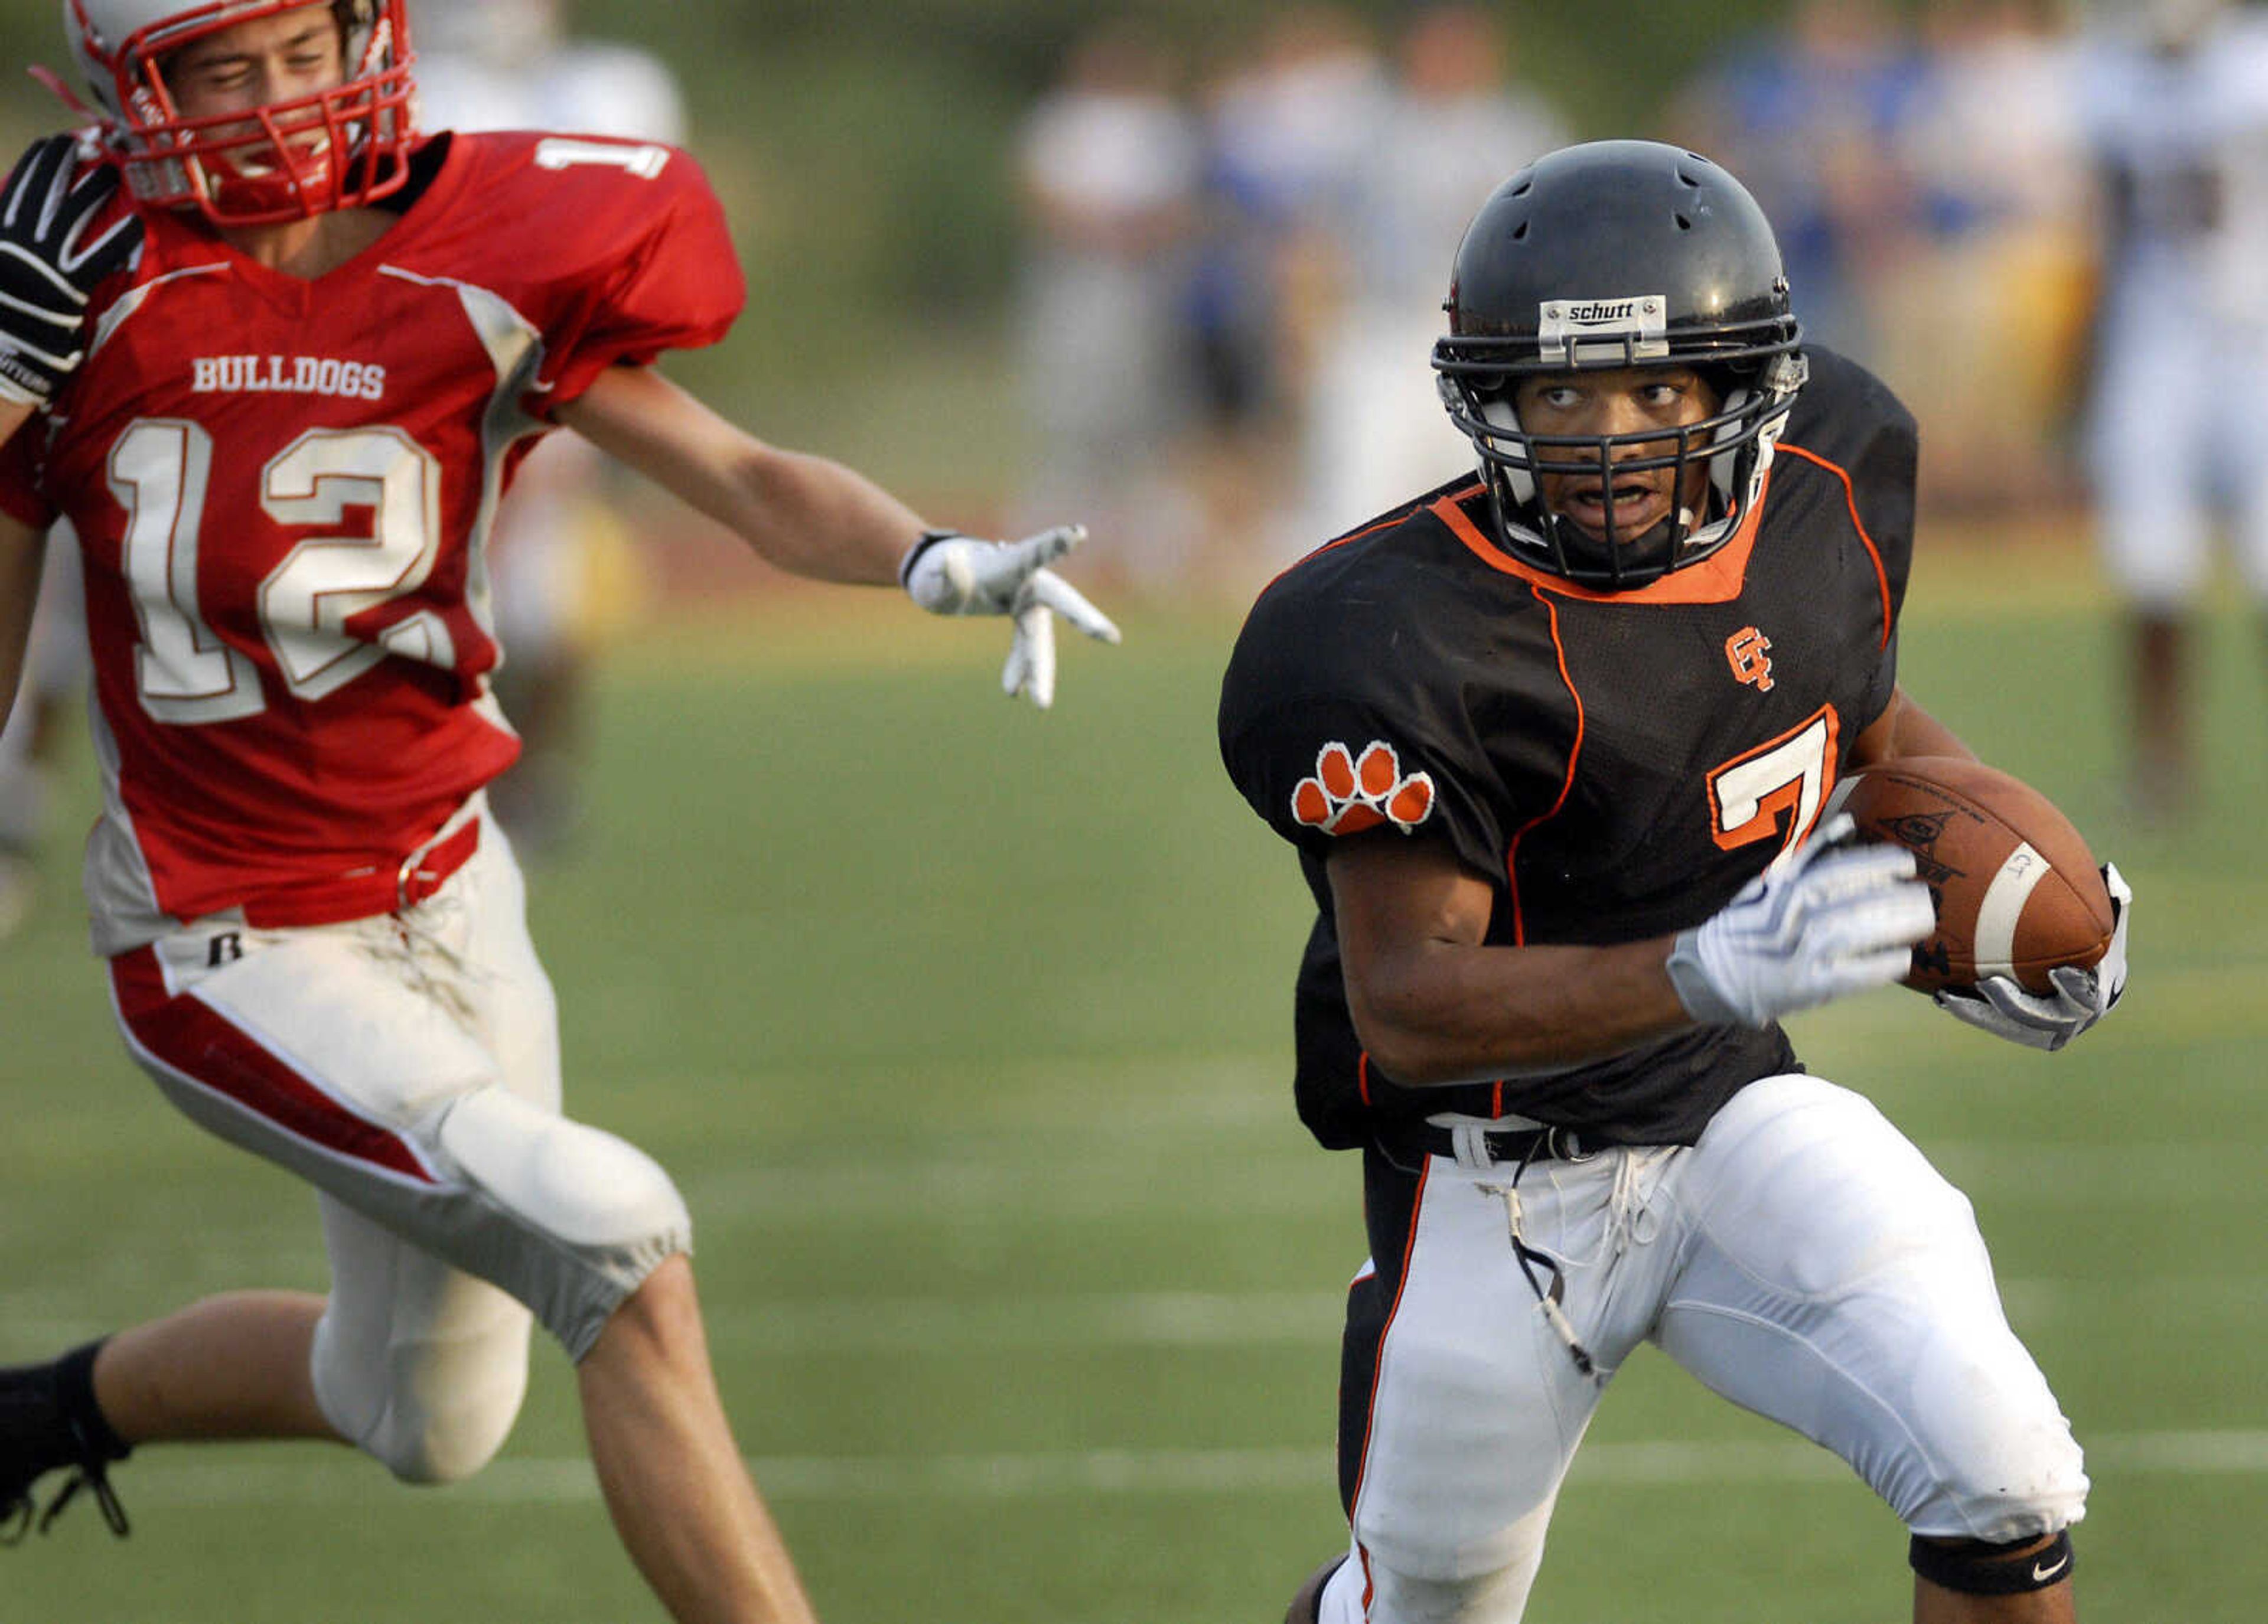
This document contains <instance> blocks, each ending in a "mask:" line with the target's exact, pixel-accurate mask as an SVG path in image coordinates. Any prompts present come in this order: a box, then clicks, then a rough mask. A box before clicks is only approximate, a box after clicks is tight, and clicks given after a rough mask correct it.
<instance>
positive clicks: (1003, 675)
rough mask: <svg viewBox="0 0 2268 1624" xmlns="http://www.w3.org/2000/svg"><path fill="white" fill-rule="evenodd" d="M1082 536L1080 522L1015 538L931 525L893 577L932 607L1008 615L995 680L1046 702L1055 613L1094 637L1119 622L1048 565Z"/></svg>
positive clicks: (1052, 693)
mask: <svg viewBox="0 0 2268 1624" xmlns="http://www.w3.org/2000/svg"><path fill="white" fill-rule="evenodd" d="M1084 540H1086V525H1057V526H1056V527H1055V528H1054V529H1053V530H1042V532H1040V533H1039V534H1037V535H1035V536H1027V537H1026V538H1025V539H1024V540H1021V541H980V540H977V539H976V537H974V536H964V535H961V534H960V533H958V532H955V531H949V530H932V531H929V532H926V533H924V535H923V536H922V539H921V540H918V541H917V542H915V543H914V546H913V550H912V551H911V552H909V553H908V554H907V555H906V559H905V562H904V563H902V564H901V565H899V567H898V579H899V581H900V582H901V583H902V584H903V585H904V586H905V589H906V595H907V596H908V597H909V598H911V599H913V600H914V601H915V602H916V603H917V604H919V605H920V606H922V607H923V608H924V609H926V610H928V611H929V612H930V613H931V614H1007V615H1013V616H1014V617H1015V621H1016V632H1015V637H1014V639H1013V642H1012V643H1010V644H1009V647H1008V663H1007V664H1006V665H1004V666H1002V667H1001V670H1000V687H1001V688H1002V689H1003V691H1005V693H1006V694H1008V696H1009V697H1010V698H1012V699H1013V698H1014V697H1015V696H1016V695H1017V694H1022V695H1024V696H1025V697H1026V698H1027V699H1029V700H1030V701H1031V702H1032V703H1034V704H1035V705H1037V706H1038V707H1039V708H1040V709H1042V710H1045V709H1047V708H1048V707H1049V705H1051V704H1053V703H1054V702H1055V697H1056V623H1055V617H1056V616H1057V615H1058V614H1060V615H1062V616H1063V617H1064V619H1065V620H1067V621H1070V622H1071V624H1072V625H1073V626H1075V627H1077V628H1079V630H1080V631H1083V632H1085V633H1086V635H1087V636H1090V637H1093V638H1094V639H1095V640H1096V641H1097V642H1099V643H1116V642H1117V641H1118V640H1119V635H1118V628H1117V627H1116V626H1114V625H1112V624H1111V623H1110V618H1109V617H1108V615H1106V614H1103V613H1102V611H1101V610H1100V609H1098V608H1096V607H1095V606H1094V605H1093V604H1091V603H1089V602H1087V600H1086V599H1085V598H1083V597H1082V596H1080V595H1079V589H1078V588H1076V587H1074V586H1072V585H1071V583H1070V582H1068V581H1066V580H1064V578H1063V577H1061V576H1059V575H1057V573H1056V572H1055V571H1054V570H1050V569H1049V568H1048V565H1049V564H1051V563H1053V562H1055V561H1056V560H1057V559H1058V558H1061V557H1062V556H1063V555H1064V554H1065V553H1068V552H1070V551H1071V548H1073V547H1077V546H1078V545H1079V543H1080V542H1082V541H1084Z"/></svg>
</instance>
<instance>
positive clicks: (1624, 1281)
mask: <svg viewBox="0 0 2268 1624" xmlns="http://www.w3.org/2000/svg"><path fill="white" fill-rule="evenodd" d="M1482 1154H1483V1155H1485V1153H1484V1152H1483V1153H1482ZM1372 1172H1373V1187H1372V1190H1371V1200H1372V1201H1373V1213H1372V1219H1373V1231H1372V1233H1373V1240H1374V1241H1375V1240H1376V1238H1377V1237H1378V1236H1379V1235H1380V1233H1381V1228H1380V1218H1381V1211H1380V1203H1381V1201H1383V1202H1384V1203H1385V1204H1386V1207H1387V1217H1388V1224H1387V1229H1386V1232H1387V1233H1388V1234H1389V1235H1390V1234H1393V1233H1394V1232H1395V1221H1396V1219H1397V1217H1398V1215H1399V1214H1401V1213H1406V1215H1407V1217H1406V1221H1405V1222H1403V1223H1402V1225H1401V1227H1402V1232H1403V1235H1404V1237H1405V1245H1404V1247H1403V1256H1402V1259H1399V1260H1395V1261H1394V1262H1392V1263H1389V1264H1388V1266H1387V1267H1386V1268H1378V1267H1376V1266H1374V1265H1373V1266H1371V1267H1367V1268H1366V1270H1365V1272H1364V1274H1363V1275H1359V1276H1358V1278H1357V1281H1356V1282H1355V1287H1354V1291H1353V1294H1352V1296H1351V1299H1350V1315H1349V1346H1348V1362H1347V1367H1346V1368H1347V1372H1348V1382H1347V1385H1348V1388H1349V1389H1350V1391H1349V1393H1346V1394H1343V1398H1342V1414H1343V1422H1342V1425H1343V1428H1344V1429H1345V1430H1344V1436H1343V1437H1342V1441H1341V1449H1342V1454H1343V1459H1344V1462H1345V1468H1346V1471H1347V1473H1349V1475H1351V1479H1352V1481H1351V1485H1345V1484H1343V1487H1351V1521H1352V1526H1353V1544H1354V1555H1355V1560H1353V1561H1351V1562H1348V1563H1347V1564H1346V1565H1345V1566H1344V1568H1342V1569H1340V1570H1339V1573H1338V1575H1337V1577H1336V1578H1335V1579H1334V1580H1333V1582H1332V1584H1331V1585H1330V1586H1329V1589H1328V1590H1327V1591H1326V1592H1325V1596H1324V1606H1323V1611H1322V1620H1323V1624H1350V1621H1351V1620H1359V1619H1364V1618H1367V1619H1368V1620H1371V1621H1372V1624H1416V1621H1418V1620H1425V1624H1436V1621H1443V1624H1446V1621H1447V1620H1456V1621H1457V1624H1514V1621H1515V1620H1518V1619H1519V1618H1520V1616H1521V1612H1522V1611H1523V1609H1524V1608H1525V1606H1526V1605H1527V1600H1528V1591H1529V1588H1530V1586H1531V1585H1532V1584H1533V1583H1534V1580H1535V1573H1536V1569H1537V1566H1538V1564H1539V1562H1541V1560H1542V1556H1543V1537H1544V1530H1545V1526H1546V1525H1547V1523H1548V1522H1549V1520H1550V1515H1551V1507H1552V1502H1553V1500H1554V1498H1555V1496H1556V1495H1557V1493H1558V1490H1559V1485H1560V1482H1561V1480H1562V1478H1563V1477H1564V1476H1565V1473H1566V1470H1567V1467H1568V1465H1569V1463H1570V1461H1571V1460H1572V1458H1573V1455H1574V1452H1575V1448H1576V1445H1577V1444H1578V1443H1580V1440H1581V1438H1582V1436H1583V1431H1584V1429H1585V1428H1586V1427H1587V1425H1588V1424H1589V1422H1590V1420H1591V1416H1592V1414H1593V1411H1594V1408H1595V1407H1596V1406H1597V1404H1598V1401H1599V1398H1600V1395H1601V1393H1602V1390H1603V1384H1604V1382H1605V1380H1606V1378H1608V1377H1609V1376H1610V1375H1611V1374H1612V1372H1613V1371H1614V1370H1616V1368H1617V1367H1619V1366H1620V1365H1621V1364H1622V1363H1623V1362H1624V1359H1626V1358H1627V1357H1628V1356H1630V1354H1631V1351H1632V1350H1633V1349H1634V1348H1637V1347H1638V1344H1639V1343H1640V1342H1646V1341H1650V1342H1653V1344H1655V1345H1656V1346H1657V1347H1659V1348H1661V1349H1662V1351H1663V1352H1665V1353H1667V1354H1668V1356H1670V1357H1671V1358H1673V1359H1675V1361H1676V1362H1677V1363H1679V1364H1681V1365H1683V1367H1684V1368H1685V1369H1686V1370H1690V1371H1691V1372H1692V1373H1693V1374H1694V1375H1696V1376H1697V1377H1698V1378H1700V1379H1701V1380H1702V1381H1703V1382H1704V1383H1705V1384H1706V1385H1708V1386H1710V1387H1711V1388H1712V1389H1714V1390H1715V1391H1716V1392H1718V1393H1721V1394H1723V1395H1724V1396H1725V1397H1726V1398H1728V1399H1730V1400H1733V1401H1734V1403H1736V1404H1740V1405H1742V1406H1743V1407H1746V1408H1749V1409H1751V1410H1754V1411H1756V1413H1758V1414H1759V1415H1766V1416H1769V1417H1771V1419H1773V1420H1775V1421H1778V1422H1781V1423H1783V1424H1784V1425H1786V1426H1788V1427H1791V1428H1793V1429H1795V1430H1796V1431H1798V1432H1800V1433H1801V1434H1802V1435H1803V1436H1804V1437H1808V1438H1810V1439H1811V1440H1813V1441H1814V1442H1815V1443H1817V1444H1823V1445H1824V1446H1825V1447H1827V1448H1828V1449H1830V1450H1832V1451H1835V1453H1837V1455H1839V1456H1841V1457H1842V1458H1843V1459H1845V1460H1846V1461H1848V1462H1849V1463H1850V1464H1851V1466H1852V1469H1853V1470H1855V1471H1856V1472H1857V1473H1859V1476H1860V1477H1861V1478H1863V1479H1864V1480H1865V1481H1866V1482H1867V1485H1868V1486H1869V1487H1870V1488H1873V1489H1874V1492H1875V1493H1876V1494H1878V1495H1881V1497H1882V1499H1883V1500H1884V1501H1885V1502H1887V1503H1889V1506H1890V1507H1891V1508H1892V1510H1895V1511H1896V1513H1897V1514H1898V1516H1899V1517H1900V1518H1901V1519H1902V1520H1904V1523H1905V1524H1906V1525H1907V1526H1908V1527H1909V1528H1910V1529H1911V1530H1912V1531H1913V1532H1916V1533H1919V1534H1932V1535H1943V1536H1955V1537H1964V1538H1970V1539H1985V1540H1992V1541H2007V1540H2014V1539H2022V1538H2024V1537H2026V1536H2029V1535H2035V1534H2039V1533H2043V1532H2048V1531H2051V1530H2054V1529H2059V1528H2062V1527H2064V1526H2066V1525H2068V1524H2071V1523H2073V1522H2076V1521H2078V1520H2079V1518H2080V1516H2081V1514H2082V1512H2083V1510H2084V1506H2085V1500H2086V1494H2087V1488H2088V1483H2087V1478H2086V1476H2085V1474H2084V1473H2082V1471H2081V1470H2080V1451H2079V1448H2078V1445H2077V1444H2074V1443H2073V1440H2072V1436H2071V1431H2070V1428H2069V1426H2068V1424H2067V1423H2066V1421H2065V1420H2064V1417H2063V1415H2062V1414H2061V1413H2060V1412H2059V1410H2058V1407H2057V1405H2056V1401H2055V1399H2054V1396H2053V1395H2052V1394H2051V1393H2050V1392H2049V1391H2048V1386H2047V1383H2046V1381H2045V1380H2044V1379H2043V1378H2042V1376H2041V1374H2040V1372H2039V1370H2038V1368H2037V1367H2036V1365H2035V1364H2034V1363H2033V1362H2032V1359H2031V1357H2030V1356H2029V1354H2027V1353H2026V1352H2025V1350H2024V1348H2023V1347H2022V1345H2021V1343H2019V1342H2018V1341H2017V1340H2016V1338H2015V1335H2014V1333H2012V1332H2011V1331H2010V1330H2009V1328H2008V1323H2007V1318H2006V1316H2005V1315H2004V1314H2003V1313H2002V1312H2001V1307H2000V1302H1999V1292H1998V1290H1997V1288H1996V1287H1995V1286H1994V1284H1993V1280H1992V1263H1991V1260H1990V1259H1989V1258H1988V1257H1987V1256H1986V1254H1985V1245H1984V1242H1983V1240H1982V1238H1980V1237H1979V1235H1978V1233H1977V1225H1976V1221H1975V1218H1974V1216H1973V1214H1972V1212H1971V1209H1970V1204H1969V1201H1968V1199H1967V1198H1966V1197H1965V1196H1963V1195H1962V1194H1961V1193H1960V1191H1958V1190H1956V1189H1955V1188H1954V1187H1953V1186H1952V1185H1950V1184H1948V1182H1947V1181H1946V1180H1945V1179H1943V1178H1942V1177H1941V1176H1940V1175H1939V1174H1938V1172H1936V1171H1935V1170H1934V1169H1933V1168H1932V1167H1931V1166H1930V1165H1929V1164H1928V1162H1927V1161H1926V1160H1925V1159H1924V1158H1923V1157H1922V1155H1921V1153H1920V1151H1918V1150H1916V1149H1915V1148H1914V1146H1913V1145H1912V1143H1911V1142H1909V1141H1908V1140H1907V1139H1906V1138H1905V1136H1904V1135H1902V1134H1900V1133H1899V1132H1898V1131H1897V1129H1896V1128H1893V1127H1892V1126H1891V1125H1890V1123H1889V1121H1887V1120H1886V1119H1885V1118H1884V1117H1883V1116H1882V1115H1881V1113H1880V1112H1878V1111H1876V1110H1875V1109H1874V1106H1872V1105H1871V1104H1870V1103H1868V1102H1867V1100H1866V1099H1862V1098H1860V1097H1859V1096H1858V1095H1856V1094H1853V1093H1851V1092H1849V1091H1845V1090H1843V1089H1840V1088H1837V1087H1836V1086H1835V1085H1833V1084H1830V1083H1826V1082H1823V1081H1822V1080H1820V1079H1818V1078H1815V1077H1806V1076H1787V1077H1770V1078H1766V1079H1764V1080H1763V1081H1761V1082H1757V1083H1755V1084H1750V1085H1749V1087H1748V1088H1746V1089H1743V1090H1742V1091H1741V1092H1740V1093H1739V1094H1737V1095H1735V1096H1734V1098H1733V1099H1732V1100H1731V1101H1730V1102H1729V1103H1728V1104H1727V1106H1725V1108H1724V1109H1723V1110H1722V1111H1721V1112H1719V1113H1718V1115H1717V1117H1716V1119H1715V1120H1714V1121H1712V1123H1711V1124H1710V1126H1709V1128H1707V1130H1706V1131H1705V1133H1704V1134H1703V1135H1702V1137H1701V1141H1700V1143H1698V1144H1697V1145H1695V1146H1693V1147H1691V1148H1690V1149H1652V1150H1646V1149H1639V1150H1605V1151H1602V1152H1601V1153H1599V1154H1597V1155H1595V1156H1592V1157H1587V1158H1585V1159H1583V1160H1580V1161H1546V1160H1538V1161H1536V1162H1535V1163H1534V1164H1532V1165H1530V1166H1529V1167H1528V1170H1527V1172H1526V1173H1525V1174H1524V1175H1523V1176H1522V1177H1521V1179H1520V1183H1519V1187H1518V1191H1517V1196H1516V1200H1517V1206H1518V1216H1519V1220H1520V1224H1521V1234H1522V1235H1523V1237H1524V1238H1525V1239H1526V1241H1527V1243H1528V1245H1529V1246H1533V1247H1535V1248H1536V1249H1538V1250H1539V1251H1541V1252H1543V1253H1546V1254H1548V1255H1549V1256H1550V1258H1551V1259H1553V1260H1555V1261H1557V1263H1558V1264H1559V1266H1560V1268H1561V1269H1562V1270H1563V1271H1564V1273H1565V1299H1564V1304H1565V1312H1566V1315H1567V1318H1568V1319H1569V1321H1570V1323H1571V1326H1572V1331H1573V1333H1574V1334H1575V1335H1576V1337H1577V1338H1579V1339H1580V1341H1582V1343H1583V1344H1584V1345H1585V1347H1586V1348H1588V1350H1589V1351H1590V1352H1591V1353H1592V1354H1593V1355H1594V1356H1595V1357H1596V1358H1597V1361H1598V1371H1599V1374H1598V1377H1597V1378H1596V1379H1595V1380H1594V1378H1591V1377H1587V1376H1585V1375H1583V1374H1582V1373H1581V1372H1580V1370H1578V1369H1577V1366H1576V1363H1575V1361H1574V1359H1573V1358H1572V1356H1571V1355H1570V1351H1569V1347H1568V1343H1567V1341H1566V1339H1565V1336H1563V1335H1562V1334H1560V1332H1559V1331H1557V1330H1556V1329H1555V1328H1554V1327H1553V1326H1551V1325H1550V1323H1549V1322H1548V1321H1547V1319H1546V1317H1545V1315H1544V1314H1543V1312H1541V1311H1540V1309H1539V1306H1538V1302H1537V1297H1536V1293H1535V1290H1534V1288H1532V1287H1531V1286H1530V1284H1529V1283H1528V1279H1527V1278H1526V1276H1525V1275H1523V1274H1522V1272H1521V1267H1520V1264H1519V1261H1518V1260H1517V1258H1516V1257H1515V1254H1514V1253H1513V1246H1512V1244H1511V1238H1510V1231H1509V1224H1510V1222H1511V1220H1512V1217H1513V1205H1512V1201H1513V1198H1512V1197H1511V1195H1510V1194H1509V1192H1510V1189H1511V1183H1512V1175H1513V1168H1511V1167H1510V1166H1504V1165H1478V1164H1477V1163H1476V1164H1467V1165H1461V1163H1460V1161H1458V1160H1454V1159H1451V1158H1449V1157H1440V1156H1435V1157H1430V1158H1428V1160H1427V1162H1426V1164H1425V1167H1424V1169H1423V1170H1422V1171H1421V1172H1418V1173H1417V1174H1416V1175H1414V1176H1410V1177H1402V1176H1399V1175H1397V1174H1396V1173H1395V1172H1394V1170H1392V1169H1391V1168H1390V1167H1388V1166H1387V1165H1385V1164H1383V1163H1382V1162H1381V1161H1379V1160H1377V1159H1376V1158H1375V1157H1373V1167H1372ZM1380 1250H1381V1254H1383V1252H1384V1248H1383V1247H1382V1246H1381V1248H1380ZM1538 1274H1539V1276H1540V1277H1543V1278H1545V1279H1546V1280H1547V1282H1548V1275H1545V1274H1544V1271H1543V1270H1541V1269H1539V1270H1538ZM1366 1294H1367V1296H1366ZM1381 1327H1382V1328H1381ZM1365 1375H1368V1376H1369V1377H1371V1378H1372V1380H1371V1382H1370V1383H1369V1391H1368V1395H1367V1400H1368V1401H1367V1402H1364V1397H1365V1395H1364V1394H1363V1393H1362V1392H1361V1388H1362V1385H1363V1383H1362V1381H1361V1379H1360V1378H1362V1377H1363V1376H1365ZM1366 1608H1367V1611H1366V1610H1365V1609H1366Z"/></svg>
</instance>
